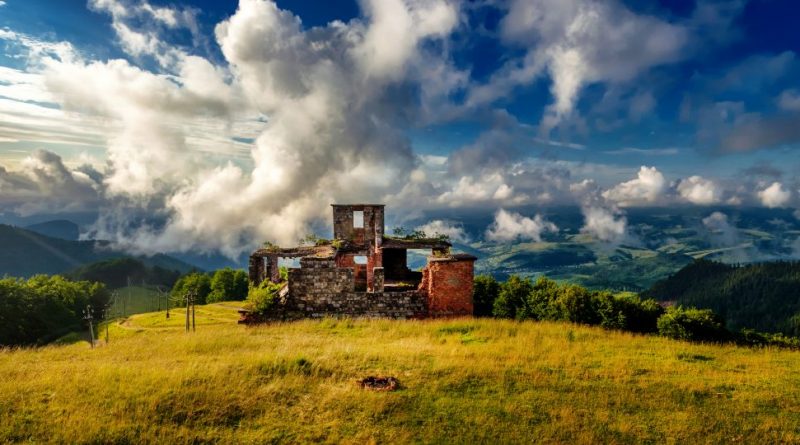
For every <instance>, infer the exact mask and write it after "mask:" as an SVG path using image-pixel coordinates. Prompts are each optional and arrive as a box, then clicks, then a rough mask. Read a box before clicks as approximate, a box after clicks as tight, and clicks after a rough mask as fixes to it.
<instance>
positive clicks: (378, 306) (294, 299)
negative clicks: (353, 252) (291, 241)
mask: <svg viewBox="0 0 800 445" xmlns="http://www.w3.org/2000/svg"><path fill="white" fill-rule="evenodd" d="M301 265H302V267H301V268H295V269H289V295H288V297H287V300H286V305H285V306H284V307H282V308H281V311H283V312H284V313H285V314H287V316H288V317H291V318H297V317H324V316H352V317H390V318H423V317H425V316H426V314H427V306H426V298H425V295H424V294H423V293H420V292H416V291H413V292H356V291H354V274H353V269H350V268H341V267H336V264H335V262H334V261H333V260H313V261H312V260H307V259H305V258H304V259H303V260H301ZM381 272H382V270H381ZM381 275H382V274H381Z"/></svg>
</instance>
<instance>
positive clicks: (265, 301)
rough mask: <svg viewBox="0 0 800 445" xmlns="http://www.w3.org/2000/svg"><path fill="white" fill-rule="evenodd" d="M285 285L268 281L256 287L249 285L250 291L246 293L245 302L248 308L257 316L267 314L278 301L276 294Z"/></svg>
mask: <svg viewBox="0 0 800 445" xmlns="http://www.w3.org/2000/svg"><path fill="white" fill-rule="evenodd" d="M284 285H285V283H283V282H281V283H273V282H272V281H269V280H264V281H262V282H261V284H259V285H258V286H255V285H252V284H251V285H250V291H249V292H248V293H247V302H248V303H249V306H250V308H251V309H252V310H253V311H254V312H256V313H259V314H265V313H267V312H269V311H270V310H271V309H272V308H273V307H275V304H276V302H277V300H278V292H280V290H281V288H283V286H284Z"/></svg>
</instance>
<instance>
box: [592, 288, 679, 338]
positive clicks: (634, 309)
mask: <svg viewBox="0 0 800 445" xmlns="http://www.w3.org/2000/svg"><path fill="white" fill-rule="evenodd" d="M594 298H595V303H594V304H595V307H596V309H597V312H598V316H599V319H600V326H602V327H604V328H607V329H621V330H625V331H631V332H639V333H652V332H656V331H658V324H657V323H658V317H660V316H661V315H662V314H663V313H664V308H662V307H661V306H659V304H658V303H657V302H656V301H654V300H651V299H647V300H642V299H640V298H639V297H638V296H636V295H635V294H622V295H612V294H611V293H609V292H598V293H596V294H595V297H594Z"/></svg>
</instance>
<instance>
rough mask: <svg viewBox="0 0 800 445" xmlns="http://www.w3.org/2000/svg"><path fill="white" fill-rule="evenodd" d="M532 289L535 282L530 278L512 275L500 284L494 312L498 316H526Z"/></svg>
mask: <svg viewBox="0 0 800 445" xmlns="http://www.w3.org/2000/svg"><path fill="white" fill-rule="evenodd" d="M532 290H533V283H531V280H530V279H529V278H520V277H519V276H517V275H511V276H510V277H508V280H506V282H505V283H503V284H501V285H500V293H499V294H498V295H497V299H496V300H495V301H494V308H493V310H492V313H493V314H494V315H495V316H496V317H504V318H524V315H525V314H526V310H525V307H526V305H527V300H528V295H530V293H531V291H532Z"/></svg>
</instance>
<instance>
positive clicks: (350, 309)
mask: <svg viewBox="0 0 800 445" xmlns="http://www.w3.org/2000/svg"><path fill="white" fill-rule="evenodd" d="M286 313H287V314H293V316H297V317H311V318H319V317H325V316H342V317H371V318H385V317H388V318H424V317H425V316H426V314H427V308H426V306H425V297H424V295H421V294H420V293H419V292H342V293H335V292H316V293H309V294H305V295H292V294H290V296H289V299H288V300H287V307H286Z"/></svg>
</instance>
